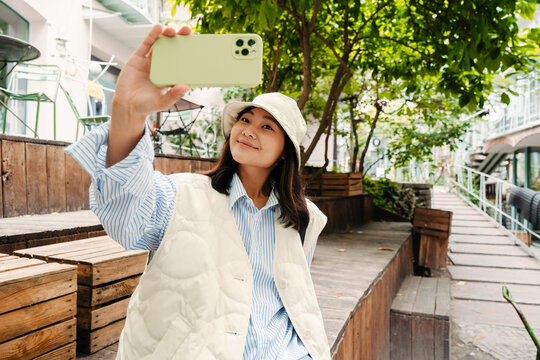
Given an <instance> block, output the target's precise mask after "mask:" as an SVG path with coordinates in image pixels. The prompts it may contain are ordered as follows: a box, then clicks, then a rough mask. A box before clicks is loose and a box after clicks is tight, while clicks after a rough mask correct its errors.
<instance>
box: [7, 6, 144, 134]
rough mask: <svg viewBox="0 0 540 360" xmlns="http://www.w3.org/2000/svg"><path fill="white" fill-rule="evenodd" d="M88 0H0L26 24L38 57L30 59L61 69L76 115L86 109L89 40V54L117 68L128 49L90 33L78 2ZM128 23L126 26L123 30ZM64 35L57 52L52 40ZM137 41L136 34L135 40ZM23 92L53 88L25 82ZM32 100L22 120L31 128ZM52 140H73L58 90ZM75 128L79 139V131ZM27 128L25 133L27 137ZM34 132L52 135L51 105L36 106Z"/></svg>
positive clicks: (71, 124)
mask: <svg viewBox="0 0 540 360" xmlns="http://www.w3.org/2000/svg"><path fill="white" fill-rule="evenodd" d="M88 1H89V0H82V1H81V0H48V1H42V0H4V3H5V4H6V5H8V6H10V7H11V8H12V9H13V10H15V11H16V12H18V13H19V14H20V15H21V16H22V17H24V18H25V19H26V20H27V21H28V22H29V30H30V31H29V33H30V36H29V42H30V44H32V45H34V46H35V47H37V48H38V49H39V50H40V52H41V56H40V57H39V58H38V59H36V60H34V61H33V62H34V63H36V64H54V65H58V66H59V67H60V68H61V69H62V80H61V83H62V85H63V86H64V88H65V89H66V90H67V91H68V92H69V93H70V95H71V97H72V98H73V100H74V102H75V105H76V107H77V109H78V110H79V112H80V113H81V115H82V116H85V115H86V112H87V98H86V80H87V79H88V64H89V63H88V60H89V59H90V56H89V53H88V52H89V41H90V38H92V43H93V45H92V47H91V49H92V54H93V55H95V56H98V57H100V58H102V59H104V60H109V59H110V57H111V56H112V55H114V62H115V63H117V65H116V66H117V67H119V68H121V66H123V64H124V63H125V62H126V61H127V59H128V57H129V55H130V54H131V53H132V51H133V49H132V48H130V47H128V46H126V45H125V43H123V42H122V41H121V40H119V39H116V38H114V37H113V36H111V35H110V34H108V33H107V32H105V31H104V30H103V29H101V28H99V27H98V26H96V24H94V25H93V27H92V36H90V25H89V20H85V19H84V18H83V6H84V5H86V6H88V5H89V2H88ZM92 6H93V7H94V8H95V9H103V6H101V5H100V4H99V3H98V2H97V1H93V3H92ZM127 29H128V26H127V24H126V31H127ZM59 37H61V38H65V39H66V40H67V41H66V55H67V56H61V55H62V54H60V53H59V52H58V51H57V40H56V39H57V38H59ZM141 41H142V38H141ZM28 91H32V92H33V91H43V92H45V93H46V94H51V93H52V92H53V87H52V86H51V85H50V84H48V85H46V84H44V83H42V84H39V83H35V82H29V84H28ZM35 109H36V106H35V103H28V105H27V123H28V124H29V125H30V126H31V127H33V126H34V121H35ZM56 123H57V125H56V126H57V129H56V139H57V140H63V141H69V142H71V141H74V140H75V133H76V126H77V121H76V118H75V115H74V114H73V111H72V110H71V107H70V106H69V104H68V102H67V100H66V98H65V96H64V94H63V93H62V91H61V90H60V89H59V91H58V94H57V105H56ZM82 131H83V129H82V126H81V127H80V128H79V137H80V136H81V134H82ZM31 135H32V134H31V132H27V134H26V136H31ZM38 136H39V138H42V139H53V106H52V104H41V109H40V116H39V125H38Z"/></svg>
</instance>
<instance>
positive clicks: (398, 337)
mask: <svg viewBox="0 0 540 360" xmlns="http://www.w3.org/2000/svg"><path fill="white" fill-rule="evenodd" d="M390 334H391V335H390V359H393V360H395V359H403V360H405V359H413V357H412V339H411V335H412V318H411V316H410V315H402V314H400V313H397V312H392V313H391V314H390Z"/></svg>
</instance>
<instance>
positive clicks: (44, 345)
mask: <svg viewBox="0 0 540 360" xmlns="http://www.w3.org/2000/svg"><path fill="white" fill-rule="evenodd" d="M76 291H77V267H76V266H72V265H65V264H55V263H53V264H47V263H46V262H45V261H42V260H37V259H27V258H20V257H17V256H9V255H7V254H0V358H2V359H34V358H39V359H55V360H66V359H75V353H76V350H75V348H76V344H75V336H76V326H75V325H76V320H75V315H76V313H77V300H76V298H77V293H76Z"/></svg>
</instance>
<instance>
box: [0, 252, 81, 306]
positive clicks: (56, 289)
mask: <svg viewBox="0 0 540 360" xmlns="http://www.w3.org/2000/svg"><path fill="white" fill-rule="evenodd" d="M2 274H4V275H8V273H2ZM9 275H11V278H9V280H6V281H3V282H0V314H3V313H6V312H8V311H12V310H15V309H20V308H23V307H25V306H29V305H32V304H36V303H40V302H43V301H46V300H49V299H53V298H56V297H60V296H63V295H67V294H70V293H73V292H75V291H76V290H77V273H76V268H75V266H71V265H60V264H54V263H52V264H43V265H38V266H34V267H31V268H24V269H17V270H14V271H11V272H9ZM0 278H1V277H0ZM4 279H6V277H4Z"/></svg>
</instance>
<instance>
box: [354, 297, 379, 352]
mask: <svg viewBox="0 0 540 360" xmlns="http://www.w3.org/2000/svg"><path fill="white" fill-rule="evenodd" d="M371 295H372V293H370V294H368V296H367V297H366V298H364V299H363V301H362V303H361V305H360V308H359V310H358V312H359V315H358V316H357V317H355V319H354V321H355V322H357V324H355V327H356V329H357V331H358V348H359V350H360V352H359V353H358V354H362V356H363V357H360V359H373V358H374V356H373V354H374V352H373V343H372V340H373V325H374V324H373V317H372V315H373V296H371Z"/></svg>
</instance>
